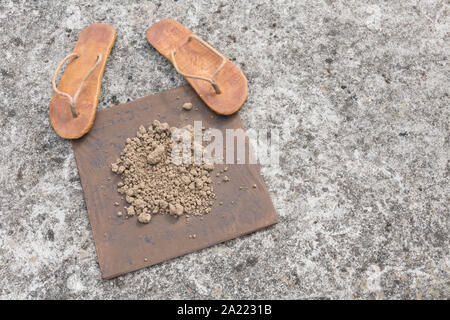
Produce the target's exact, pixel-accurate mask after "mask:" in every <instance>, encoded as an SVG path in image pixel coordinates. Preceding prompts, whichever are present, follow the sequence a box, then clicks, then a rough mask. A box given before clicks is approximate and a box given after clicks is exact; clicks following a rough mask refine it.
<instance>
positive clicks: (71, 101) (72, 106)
mask: <svg viewBox="0 0 450 320" xmlns="http://www.w3.org/2000/svg"><path fill="white" fill-rule="evenodd" d="M78 57H79V55H78V53H71V54H69V55H68V56H66V57H65V58H64V59H62V60H61V62H60V63H59V64H58V66H57V67H56V69H55V72H54V73H53V78H52V86H53V91H54V92H55V93H56V94H59V95H61V96H64V97H66V98H67V99H68V100H69V104H70V111H71V112H72V116H73V117H74V118H76V117H78V111H77V109H76V107H75V104H76V101H77V98H78V95H79V94H80V92H81V88H82V87H83V85H84V82H85V81H86V79H87V78H89V76H90V75H91V74H92V72H93V71H94V70H95V68H97V66H98V65H99V64H100V62H101V61H102V55H101V54H98V55H97V61H96V62H95V64H94V65H93V66H92V68H91V69H90V70H89V71H88V73H87V74H86V75H85V76H84V78H83V79H82V80H81V82H80V85H79V86H78V89H77V91H75V94H74V95H73V97H72V96H71V95H69V94H68V93H65V92H62V91H59V90H58V88H57V87H56V78H57V76H58V73H59V70H60V69H61V68H62V66H63V65H64V63H66V61H67V60H69V59H70V58H75V59H76V58H78Z"/></svg>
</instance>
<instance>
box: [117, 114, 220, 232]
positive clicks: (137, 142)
mask: <svg viewBox="0 0 450 320" xmlns="http://www.w3.org/2000/svg"><path fill="white" fill-rule="evenodd" d="M176 129H177V128H175V127H170V126H169V125H168V124H167V123H160V122H159V121H158V120H155V121H154V123H153V125H151V126H150V127H149V128H148V129H146V128H145V127H144V126H140V127H139V131H138V132H137V134H136V137H134V138H128V139H127V140H126V146H125V148H124V149H123V151H122V152H121V154H120V158H119V159H117V161H116V162H115V163H113V164H111V170H112V171H113V172H114V173H116V174H118V175H120V177H121V182H119V183H118V185H117V186H118V192H119V193H120V194H122V195H123V196H124V197H125V200H126V202H127V203H128V204H129V206H128V207H126V208H125V210H124V213H125V214H126V216H127V217H131V216H137V218H138V221H139V222H141V223H148V222H150V220H151V218H152V215H155V214H158V213H159V214H170V215H173V216H174V217H180V216H182V215H196V216H199V215H203V214H208V213H210V212H211V207H212V205H213V204H214V199H215V198H216V196H215V194H214V190H213V186H212V180H211V171H212V170H213V169H214V166H213V165H212V164H207V163H202V164H198V165H197V164H194V163H193V161H192V164H191V165H186V164H180V165H177V164H174V163H173V162H172V161H171V152H172V147H173V146H174V144H175V143H176V142H175V141H173V140H172V133H173V132H174V131H175V130H176ZM184 129H186V130H187V132H188V133H190V134H191V137H192V135H193V128H192V126H186V127H184ZM191 141H193V139H191ZM197 147H198V146H197ZM196 150H198V149H196Z"/></svg>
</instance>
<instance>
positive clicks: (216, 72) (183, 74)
mask: <svg viewBox="0 0 450 320" xmlns="http://www.w3.org/2000/svg"><path fill="white" fill-rule="evenodd" d="M192 39H195V40H197V41H198V42H200V43H201V44H202V45H204V46H205V47H206V48H208V49H209V50H211V51H212V52H214V53H215V54H216V55H218V56H219V57H220V58H222V63H221V64H220V66H219V67H218V68H217V69H216V71H215V72H214V74H213V75H212V77H211V78H208V77H202V76H197V75H193V74H187V73H184V72H183V71H181V70H180V68H178V65H177V62H176V60H175V53H176V51H177V50H178V49H179V48H181V47H182V46H184V45H185V44H187V43H188V42H189V41H191V40H192ZM170 55H171V58H172V63H173V66H174V67H175V69H176V70H177V72H178V73H179V74H181V75H182V76H184V77H185V78H192V79H199V80H204V81H208V82H209V83H211V85H212V86H213V88H214V91H215V92H216V94H220V93H222V90H221V89H220V86H219V84H218V83H217V82H216V77H217V75H218V74H219V71H220V70H222V68H223V66H224V65H225V63H226V62H227V58H225V56H224V55H222V54H221V53H220V52H218V51H217V50H216V49H214V48H213V47H212V46H210V45H209V44H208V43H207V42H205V41H204V40H203V39H202V38H200V37H199V36H197V35H195V34H191V35H190V36H189V37H188V39H187V40H186V42H185V43H183V44H182V45H180V46H179V47H178V48H177V49H175V50H173V51H172V52H171V53H170Z"/></svg>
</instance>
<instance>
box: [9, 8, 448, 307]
mask: <svg viewBox="0 0 450 320" xmlns="http://www.w3.org/2000/svg"><path fill="white" fill-rule="evenodd" d="M125 3H127V4H125ZM449 15H450V5H449V3H448V1H445V0H443V1H433V0H430V1H375V0H372V1H371V0H364V1H360V0H358V1H356V0H355V1H334V0H323V1H316V0H310V1H300V0H298V1H296V0H292V1H269V2H268V1H255V0H252V1H211V2H210V1H185V0H179V1H160V2H158V1H152V2H150V1H148V2H146V1H107V2H106V1H105V2H103V3H101V4H100V3H99V4H91V1H78V0H72V1H70V2H67V3H63V1H49V2H45V1H33V2H29V1H5V0H3V1H0V25H1V31H2V32H1V33H0V45H1V50H0V69H1V78H0V79H1V92H0V128H1V144H0V196H1V197H0V199H1V203H0V245H1V247H0V298H4V299H9V298H30V299H34V298H56V299H64V298H83V299H85V298H107V299H111V298H139V299H142V298H145V299H147V298H148V299H168V298H199V299H203V298H338V299H343V298H350V299H352V298H356V299H365V298H369V299H373V298H388V299H416V298H417V299H420V298H431V299H446V298H449V295H450V254H449V237H448V236H449V213H450V212H449V200H450V199H449V194H450V188H449V171H450V168H449V159H450V158H449V116H450V108H449V102H450V100H449V79H450V70H449V63H448V54H449V52H450V45H449V44H450V34H449V32H450V20H449ZM169 17H170V18H174V19H177V20H179V21H180V22H182V23H183V24H185V25H186V26H188V27H189V28H191V29H192V30H194V31H195V32H196V33H197V34H199V35H200V36H202V37H203V38H205V39H206V40H208V41H209V42H210V43H211V44H213V45H214V46H215V47H216V48H218V49H219V50H220V51H222V52H223V53H224V54H225V55H227V56H228V57H230V58H232V59H233V60H234V61H235V63H237V64H238V65H239V66H240V67H241V68H242V70H243V71H244V73H245V74H246V75H247V77H248V79H249V98H248V100H247V102H246V104H245V106H244V108H243V109H242V112H241V115H242V118H243V120H244V123H245V125H246V127H247V128H253V129H257V128H261V127H269V128H279V129H282V130H285V131H288V130H289V131H290V132H291V135H290V136H285V137H284V138H283V140H282V150H283V154H282V157H281V164H280V167H279V168H276V167H270V166H264V167H263V168H262V173H263V176H264V179H265V181H266V183H267V185H268V188H269V190H270V193H271V196H272V198H273V201H274V204H275V207H276V209H277V211H278V213H279V216H280V220H281V222H280V223H279V224H278V225H277V226H275V227H273V228H271V229H268V230H265V231H262V232H258V233H256V234H253V235H250V236H247V237H244V238H241V239H237V240H234V241H230V242H227V243H225V244H221V245H218V246H215V247H212V248H209V249H206V250H202V251H200V252H197V253H194V254H190V255H187V256H184V257H181V258H178V259H174V260H172V261H168V262H166V263H162V264H160V265H157V266H155V267H151V268H147V269H145V270H141V271H138V272H135V273H132V274H128V275H125V276H122V277H119V278H117V279H115V280H112V281H103V280H101V277H100V272H99V269H98V265H97V262H96V260H97V257H96V253H95V249H94V244H93V240H92V235H91V231H90V226H89V222H88V218H87V213H86V210H85V207H84V202H83V194H82V190H81V187H80V182H79V178H78V173H77V169H76V167H75V161H74V158H73V153H72V149H71V144H70V142H69V141H64V140H62V139H60V138H59V137H58V136H56V134H55V133H54V132H53V130H52V128H51V126H50V124H49V119H48V104H49V100H50V97H51V95H52V91H51V86H50V78H51V75H52V73H53V70H54V68H55V67H56V65H57V63H58V62H59V61H60V60H61V59H62V58H63V57H64V56H65V55H66V54H68V53H69V52H71V51H72V48H73V46H74V44H75V41H76V40H77V37H78V35H79V33H80V32H81V30H82V29H83V28H84V27H85V26H87V25H89V24H92V23H95V22H98V21H102V22H105V23H108V24H111V25H113V26H114V27H115V28H116V30H117V33H118V37H117V41H116V44H115V47H114V49H113V51H112V54H111V56H110V58H109V61H108V65H107V68H106V72H105V75H104V79H103V83H102V91H101V98H100V102H99V108H100V109H103V108H107V107H109V106H111V105H114V104H118V103H122V102H125V101H127V100H128V99H135V98H139V97H142V96H145V95H149V94H153V93H157V92H160V91H161V90H165V89H169V88H173V87H176V86H179V85H183V84H185V81H184V80H183V79H182V77H181V76H179V75H178V74H177V73H176V72H175V71H174V68H173V67H172V65H171V64H169V63H168V62H167V61H166V60H165V59H164V58H163V57H162V56H160V55H159V54H158V53H157V52H156V51H155V50H154V49H153V48H151V47H150V46H149V45H148V44H147V42H146V40H145V37H144V36H145V31H146V29H147V28H148V27H149V26H150V25H151V24H152V23H154V22H156V21H159V20H161V19H164V18H169Z"/></svg>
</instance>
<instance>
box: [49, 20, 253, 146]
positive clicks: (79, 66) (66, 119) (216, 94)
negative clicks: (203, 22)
mask: <svg viewBox="0 0 450 320" xmlns="http://www.w3.org/2000/svg"><path fill="white" fill-rule="evenodd" d="M115 38H116V31H115V30H114V28H112V27H111V26H109V25H107V24H102V23H97V24H94V25H91V26H89V27H87V28H85V29H84V30H83V31H82V33H81V35H80V37H79V39H78V41H77V43H76V45H75V48H74V50H73V53H71V54H69V55H68V56H66V57H65V58H64V59H63V60H62V61H61V62H60V64H59V65H58V67H57V68H56V70H55V73H54V75H53V79H52V85H53V90H54V95H53V97H52V100H51V102H50V121H51V124H52V126H53V129H54V130H55V132H56V133H57V134H58V135H59V136H60V137H62V138H65V139H77V138H80V137H82V136H84V135H85V134H86V133H88V132H89V130H90V129H91V127H92V125H93V124H94V119H95V114H96V110H97V104H98V99H99V95H100V87H101V80H102V76H103V71H104V70H105V66H106V61H107V59H108V57H109V54H110V52H111V48H112V46H113V44H114V41H115ZM146 38H147V41H148V42H149V43H150V44H151V45H152V46H153V47H154V48H155V49H156V50H158V52H159V53H161V54H162V55H163V56H164V57H166V58H167V59H168V60H169V61H170V62H171V63H172V64H173V65H174V67H175V69H176V70H177V71H178V73H180V74H181V75H183V77H184V78H185V79H186V81H187V82H188V83H189V84H190V85H191V86H192V88H193V89H194V90H195V91H196V92H197V94H198V95H199V96H200V98H201V99H202V100H203V101H204V102H205V104H206V105H207V106H208V107H210V108H211V109H212V110H214V111H215V112H216V113H218V114H221V115H230V114H233V113H235V112H236V111H238V110H239V109H240V108H241V106H242V105H243V104H244V101H245V100H246V99H247V94H248V86H247V79H246V77H245V76H244V74H243V73H242V71H241V70H240V69H239V67H237V66H236V65H235V64H233V63H232V62H231V61H230V60H228V59H227V58H226V57H225V56H224V55H222V54H221V53H220V52H218V51H217V50H216V49H214V48H213V47H212V46H211V45H209V44H208V43H207V42H205V41H203V40H202V39H201V38H200V37H199V36H197V35H195V34H194V33H193V32H191V31H190V30H189V29H187V28H186V27H185V26H183V25H182V24H180V23H179V22H177V21H175V20H171V19H167V20H163V21H160V22H158V23H156V24H154V25H152V26H151V27H150V28H149V29H148V31H147V34H146ZM67 61H69V63H68V65H67V67H66V70H65V72H64V74H63V75H62V76H61V79H60V81H59V83H58V86H57V85H56V77H57V75H58V73H59V70H60V69H61V68H62V66H63V65H64V64H65V63H66V62H67Z"/></svg>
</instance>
